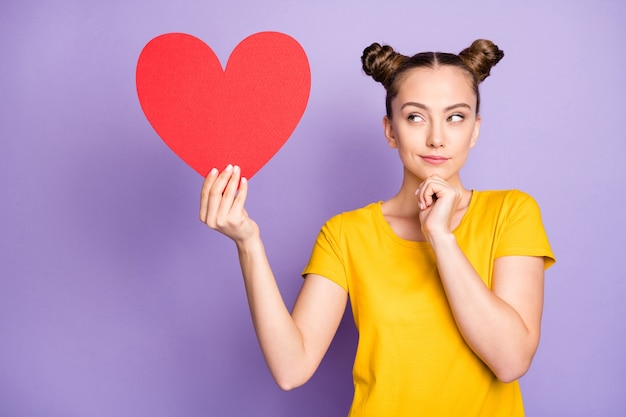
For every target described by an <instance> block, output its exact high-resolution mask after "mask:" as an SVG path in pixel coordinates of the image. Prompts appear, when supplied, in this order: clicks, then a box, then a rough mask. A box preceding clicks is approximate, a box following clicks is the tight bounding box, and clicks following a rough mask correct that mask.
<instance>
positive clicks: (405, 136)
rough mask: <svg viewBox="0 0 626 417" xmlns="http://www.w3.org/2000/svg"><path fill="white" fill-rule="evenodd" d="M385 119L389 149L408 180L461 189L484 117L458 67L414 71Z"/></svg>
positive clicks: (467, 81) (404, 81)
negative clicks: (394, 152)
mask: <svg viewBox="0 0 626 417" xmlns="http://www.w3.org/2000/svg"><path fill="white" fill-rule="evenodd" d="M391 108H392V114H393V119H389V118H387V117H385V118H384V120H383V124H384V127H385V136H386V137H387V141H388V143H389V146H391V147H392V148H395V149H397V150H398V153H399V155H400V159H401V160H402V163H403V165H404V169H405V175H411V176H414V177H416V178H417V179H418V180H419V181H420V182H421V181H423V180H424V179H426V178H428V177H430V176H433V175H437V176H439V177H441V178H443V179H445V180H447V181H448V182H450V183H451V184H452V185H460V179H459V171H460V169H461V167H462V166H463V165H464V163H465V160H466V159H467V156H468V155H469V151H470V149H471V148H472V147H474V145H475V144H476V141H477V139H478V132H479V130H480V117H479V116H477V115H476V96H475V94H474V92H473V90H472V88H471V86H470V83H469V80H468V79H467V74H465V72H464V71H463V70H461V69H459V68H456V67H452V66H441V67H438V68H435V69H430V68H416V69H413V70H410V72H409V73H408V74H407V75H405V78H404V80H403V81H402V83H401V85H400V89H399V91H398V95H397V96H396V97H395V98H394V99H393V100H392V102H391Z"/></svg>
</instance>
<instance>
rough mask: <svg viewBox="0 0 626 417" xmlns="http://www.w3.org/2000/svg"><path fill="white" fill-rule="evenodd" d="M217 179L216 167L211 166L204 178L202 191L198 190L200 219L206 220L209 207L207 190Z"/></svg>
mask: <svg viewBox="0 0 626 417" xmlns="http://www.w3.org/2000/svg"><path fill="white" fill-rule="evenodd" d="M216 179H217V169H215V168H213V169H211V171H209V174H208V175H207V176H206V178H205V179H204V183H203V184H202V191H201V192H200V221H201V222H203V223H204V222H206V216H207V211H208V209H209V191H210V190H211V187H212V186H213V183H215V180H216Z"/></svg>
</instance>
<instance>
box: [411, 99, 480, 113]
mask: <svg viewBox="0 0 626 417" xmlns="http://www.w3.org/2000/svg"><path fill="white" fill-rule="evenodd" d="M408 106H413V107H418V108H420V109H423V110H426V111H428V112H430V111H431V108H430V107H428V106H427V105H425V104H422V103H418V102H416V101H407V102H406V103H404V104H403V105H402V107H400V110H402V109H404V108H405V107H408ZM459 107H464V108H467V109H468V110H471V109H472V107H471V106H470V105H469V104H467V103H456V104H452V105H451V106H448V107H446V108H445V109H443V110H444V112H448V111H450V110H454V109H457V108H459Z"/></svg>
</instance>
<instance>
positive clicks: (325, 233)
mask: <svg viewBox="0 0 626 417" xmlns="http://www.w3.org/2000/svg"><path fill="white" fill-rule="evenodd" d="M340 237H341V215H337V216H335V217H333V218H331V219H330V220H328V221H327V222H326V224H324V226H322V229H321V230H320V232H319V234H318V236H317V240H316V241H315V245H314V246H313V251H312V253H311V258H310V259H309V262H308V264H307V265H306V267H305V268H304V271H303V272H302V276H303V277H306V275H308V274H316V275H321V276H323V277H325V278H328V279H330V280H331V281H333V282H335V283H336V284H338V285H340V286H341V287H342V288H343V289H344V290H346V292H347V291H348V281H347V277H346V272H345V268H344V259H343V255H342V251H341V246H340V243H339V242H340Z"/></svg>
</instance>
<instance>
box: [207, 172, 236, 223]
mask: <svg viewBox="0 0 626 417" xmlns="http://www.w3.org/2000/svg"><path fill="white" fill-rule="evenodd" d="M232 172H233V166H232V165H230V164H229V165H228V166H227V167H226V168H225V169H224V171H222V172H221V173H220V174H219V175H218V176H217V179H216V180H215V182H214V183H213V186H212V187H211V189H210V190H209V204H208V208H207V214H206V220H205V223H206V224H207V225H208V226H209V227H212V228H215V226H216V225H217V216H218V211H219V209H220V207H221V206H222V200H223V194H224V189H225V188H226V185H227V184H228V181H229V180H230V177H231V176H232Z"/></svg>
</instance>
